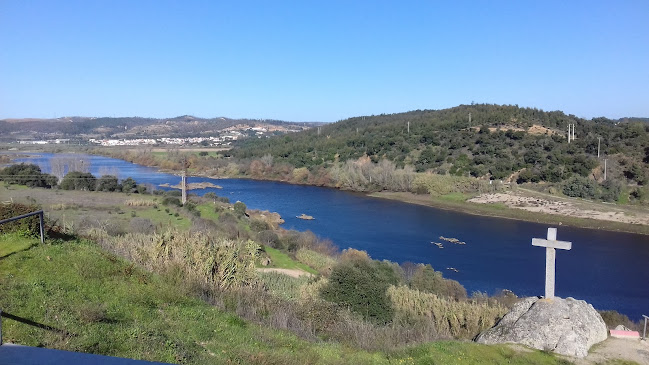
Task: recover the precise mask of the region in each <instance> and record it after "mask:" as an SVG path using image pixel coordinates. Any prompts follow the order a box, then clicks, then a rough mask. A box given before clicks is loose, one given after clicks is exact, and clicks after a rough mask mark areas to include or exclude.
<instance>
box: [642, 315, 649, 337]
mask: <svg viewBox="0 0 649 365" xmlns="http://www.w3.org/2000/svg"><path fill="white" fill-rule="evenodd" d="M642 316H643V317H644V330H643V331H642V340H643V341H646V340H647V319H649V317H647V316H645V315H644V314H643V315H642Z"/></svg>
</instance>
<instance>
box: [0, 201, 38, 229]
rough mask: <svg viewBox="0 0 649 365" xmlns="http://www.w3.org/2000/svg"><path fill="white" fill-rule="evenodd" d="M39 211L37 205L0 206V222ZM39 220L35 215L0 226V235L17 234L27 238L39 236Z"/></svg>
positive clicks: (15, 204) (13, 204) (16, 204)
mask: <svg viewBox="0 0 649 365" xmlns="http://www.w3.org/2000/svg"><path fill="white" fill-rule="evenodd" d="M37 210H40V207H38V206H37V205H25V204H18V203H11V204H0V220H2V219H8V218H13V217H16V216H19V215H23V214H27V213H31V212H35V211H37ZM40 232H41V230H40V219H39V217H38V216H37V215H34V216H31V217H27V218H23V219H19V220H17V221H13V222H9V223H5V224H0V233H2V234H4V233H19V234H20V235H22V236H27V237H39V236H40Z"/></svg>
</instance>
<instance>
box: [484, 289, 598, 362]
mask: <svg viewBox="0 0 649 365" xmlns="http://www.w3.org/2000/svg"><path fill="white" fill-rule="evenodd" d="M607 335H608V331H607V328H606V324H605V323H604V320H603V319H602V316H601V315H600V314H599V313H598V312H597V311H596V310H595V308H593V306H592V305H590V304H588V303H586V302H585V301H583V300H576V299H573V298H566V299H562V298H559V297H554V298H551V299H550V298H548V299H540V298H538V297H529V298H523V299H522V300H521V301H520V302H518V303H516V305H514V307H513V308H512V309H511V311H509V313H507V314H506V315H505V316H504V317H503V318H502V319H501V320H500V322H498V324H496V325H495V326H494V327H492V328H490V329H488V330H486V331H484V332H482V333H481V334H480V335H479V336H478V337H477V338H476V342H479V343H484V344H496V343H508V342H514V343H520V344H522V345H526V346H529V347H532V348H535V349H539V350H548V349H551V351H553V352H556V353H558V354H562V355H568V356H574V357H580V358H581V357H585V356H586V355H588V349H589V348H590V347H591V346H592V345H594V344H596V343H598V342H601V341H604V340H606V338H607Z"/></svg>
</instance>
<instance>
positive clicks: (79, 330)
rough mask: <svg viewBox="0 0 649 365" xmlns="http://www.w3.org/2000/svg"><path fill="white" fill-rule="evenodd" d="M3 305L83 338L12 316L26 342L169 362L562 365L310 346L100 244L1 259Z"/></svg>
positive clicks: (498, 355)
mask: <svg viewBox="0 0 649 365" xmlns="http://www.w3.org/2000/svg"><path fill="white" fill-rule="evenodd" d="M0 260H1V261H0V307H1V308H3V310H5V311H6V312H9V313H11V314H14V315H18V316H22V317H26V318H29V319H32V320H34V321H37V322H41V323H44V324H47V325H50V326H53V327H57V328H61V329H65V330H66V331H68V332H70V333H74V334H75V336H70V337H67V336H61V335H58V334H55V333H52V332H47V331H44V330H42V329H37V328H34V327H29V326H26V325H24V324H20V323H17V322H15V321H11V320H5V321H4V338H5V340H7V341H11V342H16V343H21V344H25V345H32V346H38V345H43V346H47V347H53V348H61V349H66V350H73V351H83V352H92V353H99V354H106V355H114V356H123V357H132V358H138V359H146V360H156V361H166V362H186V363H200V364H208V363H214V364H220V363H225V362H230V361H231V362H241V363H264V364H268V363H282V364H284V363H307V364H308V363H366V364H375V363H379V364H380V363H395V364H398V363H399V364H400V363H439V364H476V363H489V364H496V363H502V364H505V363H507V364H554V363H558V362H559V360H557V359H555V358H554V357H552V356H550V355H547V354H544V353H542V352H538V351H534V352H531V353H517V352H515V351H514V350H511V349H509V348H507V347H504V346H483V345H477V344H474V343H462V342H437V343H432V344H428V345H422V346H418V347H414V348H408V349H404V350H401V351H398V352H395V353H383V352H376V353H370V352H366V351H360V350H356V349H351V348H348V347H344V346H341V345H338V344H332V343H310V342H306V341H304V340H300V339H299V338H297V337H296V336H294V335H292V334H290V333H287V332H282V331H274V330H270V329H267V328H262V327H260V326H257V325H255V324H252V323H247V322H245V321H243V320H241V319H240V318H238V317H236V316H234V315H231V314H228V313H223V312H221V311H219V310H217V309H216V308H214V307H211V306H209V305H207V304H205V303H204V302H202V301H200V300H197V299H193V298H190V297H187V296H186V295H185V293H183V291H182V289H181V288H177V287H173V286H171V285H170V284H169V283H167V282H166V281H165V280H163V279H162V278H160V277H158V276H156V275H152V274H149V273H146V272H142V271H141V270H139V269H138V268H136V267H133V266H132V265H130V264H129V263H127V262H124V261H122V260H121V259H116V258H115V257H113V256H112V255H109V254H106V253H105V252H103V251H101V250H100V249H99V248H97V247H96V246H95V245H94V244H92V243H79V242H68V243H63V244H59V245H39V246H37V247H33V248H32V249H30V250H27V251H20V252H17V253H15V254H14V255H11V256H8V257H5V258H2V259H0Z"/></svg>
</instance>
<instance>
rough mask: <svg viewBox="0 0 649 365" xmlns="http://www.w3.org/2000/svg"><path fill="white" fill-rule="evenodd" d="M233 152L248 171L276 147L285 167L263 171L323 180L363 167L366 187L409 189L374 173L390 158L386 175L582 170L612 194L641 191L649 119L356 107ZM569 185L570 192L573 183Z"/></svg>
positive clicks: (553, 178)
mask: <svg viewBox="0 0 649 365" xmlns="http://www.w3.org/2000/svg"><path fill="white" fill-rule="evenodd" d="M568 124H574V125H575V130H576V133H575V135H576V140H574V141H573V142H572V143H568V141H567V137H566V136H567V126H568ZM598 141H599V143H600V159H598V158H597V152H598ZM229 154H230V155H231V156H233V157H236V158H238V159H240V160H246V159H248V160H252V161H251V162H250V165H249V168H247V169H246V173H248V174H250V175H252V176H255V175H256V174H257V172H256V170H258V169H259V167H261V168H264V167H267V166H268V164H267V163H264V160H263V158H262V157H263V156H267V157H266V159H267V160H268V159H269V157H268V156H270V157H272V159H273V160H272V161H273V163H274V164H277V165H278V167H277V170H279V171H277V172H274V171H265V173H270V174H271V175H272V174H273V173H278V174H279V173H281V171H283V170H286V168H287V167H286V165H288V166H290V167H293V168H295V169H302V170H301V171H300V173H299V174H298V175H303V176H299V177H300V178H301V180H303V181H314V182H321V183H324V184H326V183H327V182H328V181H329V180H330V179H333V180H334V181H335V183H338V184H341V185H345V182H344V180H345V179H346V178H347V179H349V177H350V175H354V174H362V175H365V180H367V183H365V182H364V181H362V180H363V179H354V178H353V176H352V179H353V180H357V183H358V184H360V185H366V186H370V189H371V186H372V184H374V185H376V187H378V188H379V189H387V190H395V191H399V190H407V189H404V188H403V187H399V186H398V185H399V184H397V187H396V188H395V187H394V186H390V185H387V186H386V185H383V186H382V184H381V183H380V182H376V180H377V179H376V176H375V177H374V178H373V179H370V178H369V176H370V175H371V173H369V172H366V171H368V170H372V169H373V168H374V169H376V168H377V167H378V166H380V164H381V163H382V161H384V160H387V161H386V162H383V163H384V166H383V167H382V168H381V172H378V173H376V175H379V176H380V175H381V174H382V173H383V175H385V174H386V171H387V173H391V174H390V175H394V173H393V172H398V173H400V174H401V175H403V174H406V175H412V172H413V170H414V171H416V172H432V173H435V174H439V175H452V176H464V177H475V178H480V179H491V180H512V181H516V182H518V183H525V182H533V183H538V182H545V183H564V182H567V181H569V180H571V179H572V180H571V181H572V183H574V182H575V181H577V182H579V183H583V180H579V179H580V178H586V179H589V180H591V181H593V182H596V183H598V184H599V185H598V186H597V189H596V190H598V191H597V192H593V193H592V194H589V196H587V197H590V198H603V199H605V200H613V201H614V200H617V194H616V193H618V194H619V193H620V191H621V190H622V188H624V187H627V186H630V187H631V188H630V192H631V194H632V197H631V198H632V199H634V198H637V200H643V199H644V195H646V191H645V190H643V189H641V188H640V189H638V188H636V187H639V186H643V185H644V184H645V183H646V182H647V177H648V176H649V125H647V124H645V123H640V122H631V121H630V122H627V123H616V122H614V121H612V120H609V119H606V118H595V119H592V120H584V119H581V118H578V117H575V116H574V115H566V114H564V113H563V112H559V111H553V112H545V111H542V110H538V109H532V108H519V107H517V106H510V105H487V104H480V105H461V106H458V107H455V108H450V109H444V110H424V111H419V110H418V111H411V112H407V113H399V114H390V115H378V116H368V117H355V118H350V119H347V120H343V121H340V122H337V123H333V124H330V125H326V126H322V127H320V128H319V129H317V128H314V129H311V130H308V131H304V132H301V133H296V134H291V135H285V136H278V137H274V138H268V139H261V140H260V139H257V140H254V139H249V140H245V141H242V142H241V143H240V145H239V146H238V147H237V148H235V149H233V150H232V151H230V152H229ZM603 158H606V159H607V160H608V161H607V181H608V182H607V183H605V184H601V183H603V182H604V176H603V175H604V171H603V169H604V166H603V165H604V164H603V160H602V159H603ZM364 159H367V161H369V162H372V163H373V164H374V165H370V164H367V163H366V162H367V161H365V160H364ZM257 160H258V161H260V162H261V163H256V162H255V161H257ZM352 163H353V164H352ZM284 164H285V165H284ZM359 165H365V167H362V166H359ZM336 169H339V170H336ZM341 170H342V171H343V175H346V176H343V177H342V178H341V177H340V176H336V175H335V174H329V175H325V174H324V173H325V172H331V171H341ZM364 170H365V171H364ZM388 170H389V171H388ZM399 170H400V171H399ZM293 173H294V174H295V171H293ZM370 180H372V181H370ZM348 185H353V184H348ZM392 185H394V182H392ZM400 185H404V184H400ZM405 185H407V184H405ZM582 185H583V184H582ZM350 187H352V188H353V186H350ZM565 191H567V192H568V194H570V193H571V189H565ZM628 193H629V192H627V194H628ZM598 195H599V196H598ZM573 196H575V195H573ZM577 196H580V195H577Z"/></svg>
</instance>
